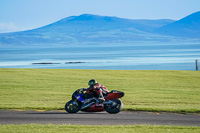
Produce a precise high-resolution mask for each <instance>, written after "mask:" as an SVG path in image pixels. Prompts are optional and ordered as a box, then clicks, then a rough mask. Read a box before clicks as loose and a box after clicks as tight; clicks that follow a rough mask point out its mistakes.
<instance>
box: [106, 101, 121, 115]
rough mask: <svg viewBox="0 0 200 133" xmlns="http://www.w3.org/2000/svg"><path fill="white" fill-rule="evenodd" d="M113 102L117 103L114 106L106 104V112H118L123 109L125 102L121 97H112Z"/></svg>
mask: <svg viewBox="0 0 200 133" xmlns="http://www.w3.org/2000/svg"><path fill="white" fill-rule="evenodd" d="M111 101H112V102H114V103H115V104H116V105H115V106H114V107H113V106H112V104H106V105H105V106H104V109H105V111H106V112H108V113H110V114H117V113H119V112H120V111H121V110H122V107H123V103H122V102H121V101H120V100H119V99H112V100H111Z"/></svg>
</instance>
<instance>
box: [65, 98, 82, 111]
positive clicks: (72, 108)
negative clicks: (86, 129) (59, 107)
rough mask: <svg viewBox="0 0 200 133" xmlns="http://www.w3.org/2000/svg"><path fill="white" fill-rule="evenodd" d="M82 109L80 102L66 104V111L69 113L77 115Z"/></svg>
mask: <svg viewBox="0 0 200 133" xmlns="http://www.w3.org/2000/svg"><path fill="white" fill-rule="evenodd" d="M80 109H81V104H80V103H79V102H78V101H74V100H71V101H69V102H67V103H66V104H65V110H66V111H67V112H68V113H77V112H78V111H79V110H80Z"/></svg>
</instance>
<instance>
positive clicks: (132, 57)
mask: <svg viewBox="0 0 200 133" xmlns="http://www.w3.org/2000/svg"><path fill="white" fill-rule="evenodd" d="M196 59H199V60H200V44H191V43H187V44H186V43H185V44H179V43H173V44H167V43H165V44H158V43H145V44H144V43H137V44H102V45H100V44H98V45H76V46H72V45H70V46H62V47H61V46H60V47H53V46H51V47H42V48H41V47H37V46H34V47H30V46H29V47H16V46H15V47H11V46H10V47H0V68H57V69H61V68H62V69H63V68H64V69H112V70H195V60H196ZM66 62H67V64H66ZM68 62H82V63H68ZM32 63H56V64H32Z"/></svg>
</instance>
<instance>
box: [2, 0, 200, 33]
mask: <svg viewBox="0 0 200 133" xmlns="http://www.w3.org/2000/svg"><path fill="white" fill-rule="evenodd" d="M199 5H200V0H0V32H1V33H3V32H10V31H20V30H27V29H33V28H38V27H41V26H45V25H47V24H50V23H53V22H56V21H58V20H60V19H62V18H65V17H69V16H77V15H81V14H95V15H103V16H116V17H120V18H129V19H174V20H178V19H181V18H183V17H185V16H187V15H189V14H191V13H194V12H197V11H200V6H199Z"/></svg>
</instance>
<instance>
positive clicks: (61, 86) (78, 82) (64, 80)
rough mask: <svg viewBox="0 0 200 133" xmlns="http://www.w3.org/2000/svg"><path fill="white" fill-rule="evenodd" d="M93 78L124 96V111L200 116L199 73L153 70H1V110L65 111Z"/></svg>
mask: <svg viewBox="0 0 200 133" xmlns="http://www.w3.org/2000/svg"><path fill="white" fill-rule="evenodd" d="M91 78H95V79H96V80H97V81H98V82H100V83H102V84H103V85H105V86H106V87H108V89H109V90H110V91H111V90H120V91H124V92H125V96H124V97H123V98H122V101H123V103H124V110H140V111H156V112H160V111H164V112H178V113H200V100H199V97H200V72H196V71H153V70H147V71H146V70H145V71H143V70H70V69H9V68H8V69H7V68H1V69H0V108H1V109H25V110H26V109H40V110H54V109H55V110H56V109H59V110H60V109H64V105H65V103H66V102H67V101H69V100H70V98H71V94H72V93H73V92H74V91H75V90H76V89H79V88H84V87H87V83H88V81H89V80H90V79H91Z"/></svg>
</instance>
